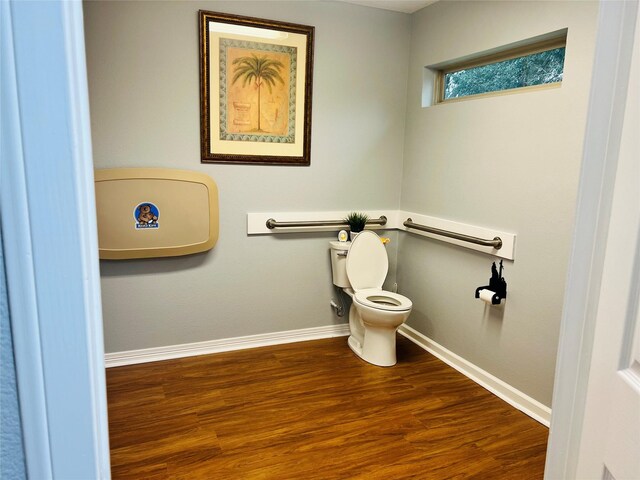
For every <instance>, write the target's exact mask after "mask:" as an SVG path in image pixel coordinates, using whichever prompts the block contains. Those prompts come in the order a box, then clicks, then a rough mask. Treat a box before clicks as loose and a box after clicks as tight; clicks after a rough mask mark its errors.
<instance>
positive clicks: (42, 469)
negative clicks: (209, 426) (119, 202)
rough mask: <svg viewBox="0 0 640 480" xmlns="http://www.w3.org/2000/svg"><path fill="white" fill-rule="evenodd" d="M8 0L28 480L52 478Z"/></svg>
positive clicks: (15, 331)
mask: <svg viewBox="0 0 640 480" xmlns="http://www.w3.org/2000/svg"><path fill="white" fill-rule="evenodd" d="M10 7H11V4H10V3H9V2H0V10H1V11H2V12H1V14H0V21H1V22H2V25H1V28H0V32H1V34H2V37H1V41H0V48H1V54H0V60H1V62H2V63H1V66H0V75H1V77H0V87H1V90H0V95H1V98H2V100H1V101H0V106H1V108H2V110H1V115H2V130H1V133H0V134H1V138H2V140H1V141H0V146H1V147H2V150H1V151H0V156H1V157H2V162H0V211H1V212H2V214H1V215H0V219H1V220H2V236H3V242H4V249H5V256H4V261H5V268H6V274H7V294H8V296H9V308H10V312H11V331H12V337H13V348H14V355H15V359H16V379H17V384H18V395H19V400H20V418H21V421H22V440H23V444H24V451H25V463H26V465H25V467H26V472H27V476H28V477H29V478H52V477H53V474H52V467H51V462H52V459H51V456H52V454H51V445H50V442H49V422H48V419H47V406H46V387H45V384H44V370H43V360H42V345H41V343H40V324H39V323H38V299H37V293H36V281H35V265H34V259H33V249H32V239H31V218H30V214H29V201H28V193H27V179H26V173H25V167H24V150H23V145H22V132H21V129H20V106H19V101H18V79H17V75H16V71H15V66H16V59H15V51H14V48H15V47H14V41H13V36H14V32H13V25H12V22H11V20H12V14H11V8H10Z"/></svg>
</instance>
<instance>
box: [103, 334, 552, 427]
mask: <svg viewBox="0 0 640 480" xmlns="http://www.w3.org/2000/svg"><path fill="white" fill-rule="evenodd" d="M398 332H399V333H400V334H401V335H403V336H404V337H406V338H408V339H409V340H411V341H412V342H414V343H415V344H416V345H418V346H420V347H422V348H423V349H425V350H426V351H428V352H429V353H431V354H432V355H434V356H435V357H437V358H439V359H440V360H442V361H443V362H444V363H446V364H447V365H449V366H451V367H453V368H455V369H456V370H457V371H459V372H460V373H462V374H463V375H465V376H466V377H468V378H470V379H471V380H473V381H474V382H476V383H477V384H479V385H480V386H482V387H484V388H486V389H487V390H489V391H490V392H491V393H493V394H494V395H497V396H498V397H500V398H501V399H503V400H504V401H505V402H507V403H509V404H510V405H512V406H513V407H515V408H517V409H518V410H520V411H522V412H523V413H525V414H527V415H529V416H530V417H531V418H533V419H534V420H537V421H538V422H540V423H541V424H543V425H545V426H547V427H548V426H549V423H550V420H551V409H550V408H549V407H547V406H545V405H543V404H541V403H540V402H538V401H537V400H534V399H533V398H531V397H529V396H528V395H526V394H524V393H522V392H521V391H519V390H517V389H516V388H514V387H512V386H511V385H509V384H507V383H505V382H503V381H502V380H500V379H499V378H496V377H494V376H493V375H491V374H490V373H488V372H485V371H484V370H482V369H481V368H480V367H477V366H476V365H474V364H472V363H471V362H469V361H467V360H465V359H464V358H462V357H460V356H458V355H456V354H455V353H453V352H451V351H449V350H447V349H446V348H444V347H443V346H442V345H440V344H438V343H437V342H434V341H433V340H431V339H430V338H428V337H426V336H425V335H423V334H421V333H420V332H418V331H417V330H415V329H413V328H411V327H410V326H408V325H402V326H401V327H400V329H399V330H398ZM347 335H349V325H348V324H346V323H344V324H340V325H329V326H326V327H314V328H303V329H300V330H288V331H285V332H275V333H264V334H260V335H249V336H246V337H235V338H224V339H220V340H210V341H206V342H197V343H186V344H181V345H169V346H166V347H154V348H144V349H141V350H129V351H126V352H114V353H107V354H105V366H106V367H107V368H110V367H120V366H123V365H134V364H137V363H146V362H158V361H161V360H171V359H174V358H182V357H192V356H195V355H208V354H210V353H220V352H230V351H233V350H243V349H247V348H257V347H266V346H269V345H280V344H285V343H293V342H304V341H307V340H319V339H322V338H331V337H342V336H347Z"/></svg>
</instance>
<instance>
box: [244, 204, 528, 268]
mask: <svg viewBox="0 0 640 480" xmlns="http://www.w3.org/2000/svg"><path fill="white" fill-rule="evenodd" d="M362 212H363V213H366V214H367V215H369V217H370V218H379V217H380V216H381V215H384V216H385V217H387V223H386V225H385V226H384V227H380V226H371V227H367V228H370V229H373V230H400V231H403V232H409V233H412V234H414V235H420V236H423V237H428V238H432V239H434V240H439V241H441V242H446V243H452V244H454V245H457V246H459V247H464V248H469V249H471V250H476V251H478V252H482V253H487V254H489V255H494V256H496V257H500V258H505V259H507V260H513V259H514V258H515V243H516V234H515V233H510V232H505V231H502V230H496V229H495V228H488V227H480V226H477V225H471V224H468V223H460V222H454V221H453V220H448V219H446V218H438V217H431V216H429V215H423V214H421V213H415V212H406V211H404V210H362ZM348 214H349V212H348V211H333V212H265V213H247V235H274V234H287V233H302V232H306V233H309V232H335V231H337V230H338V229H339V228H338V227H331V226H329V227H295V228H279V229H269V228H267V225H266V223H267V220H269V219H270V218H273V219H275V220H277V221H279V222H294V221H318V220H340V219H341V218H344V217H346V216H347V215H348ZM408 218H411V219H412V220H413V221H414V223H419V224H421V225H426V226H428V227H434V228H439V229H441V230H449V231H451V232H456V233H462V234H464V235H471V236H473V237H480V238H487V239H493V238H495V237H500V238H501V239H502V248H500V250H496V249H494V248H492V247H484V246H482V245H476V244H473V243H469V242H465V241H463V240H456V239H454V238H449V237H444V236H442V235H437V234H434V233H428V232H423V231H420V230H415V229H408V228H407V227H405V226H404V225H403V222H404V221H405V220H407V219H408Z"/></svg>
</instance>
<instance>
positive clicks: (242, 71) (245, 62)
mask: <svg viewBox="0 0 640 480" xmlns="http://www.w3.org/2000/svg"><path fill="white" fill-rule="evenodd" d="M233 65H235V70H234V74H233V79H232V80H231V85H235V83H236V82H237V81H238V80H242V88H246V87H247V85H249V84H252V83H253V86H254V87H255V88H256V89H257V90H258V132H264V130H262V128H261V125H260V93H261V90H262V85H263V84H266V85H267V87H268V88H269V93H272V91H273V87H274V86H275V85H276V81H278V82H280V83H282V84H283V85H284V80H283V78H282V76H281V75H280V70H281V69H282V68H283V67H284V65H283V63H282V62H281V61H280V60H276V59H273V58H269V57H268V56H266V55H261V56H257V55H256V54H253V53H252V54H251V55H250V56H243V57H238V58H236V59H235V60H233Z"/></svg>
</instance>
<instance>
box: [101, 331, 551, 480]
mask: <svg viewBox="0 0 640 480" xmlns="http://www.w3.org/2000/svg"><path fill="white" fill-rule="evenodd" d="M107 391H108V401H109V429H110V440H111V468H112V475H113V478H114V479H125V478H126V479H150V480H155V479H234V480H235V479H240V480H244V479H305V480H312V479H313V480H314V479H336V480H337V479H340V480H342V479H390V480H396V479H434V480H440V479H459V478H477V479H518V480H519V479H541V478H542V476H543V469H544V460H545V450H546V443H547V435H548V430H547V428H545V427H544V426H542V425H540V424H539V423H537V422H536V421H534V420H532V419H530V418H529V417H527V416H526V415H524V414H523V413H521V412H519V411H518V410H516V409H514V408H512V407H511V406H510V405H508V404H507V403H505V402H503V401H502V400H500V399H499V398H497V397H495V396H494V395H492V394H491V393H489V392H488V391H486V390H485V389H483V388H482V387H480V386H478V385H477V384H475V383H474V382H472V381H471V380H469V379H468V378H466V377H464V376H463V375H461V374H460V373H458V372H456V371H455V370H453V369H452V368H450V367H449V366H447V365H446V364H444V363H442V362H441V361H439V360H438V359H436V358H435V357H433V356H431V355H429V354H428V353H427V352H425V351H424V350H422V349H421V348H419V347H417V346H416V345H414V344H413V343H411V342H410V341H409V340H407V339H405V338H403V337H398V364H397V365H396V366H394V367H392V368H379V367H374V366H372V365H369V364H367V363H365V362H363V361H361V360H360V359H358V358H357V357H356V356H355V355H354V354H353V353H352V352H351V351H350V350H349V348H348V347H347V344H346V337H341V338H334V339H327V340H318V341H313V342H303V343H295V344H289V345H280V346H275V347H265V348H259V349H252V350H242V351H237V352H229V353H221V354H215V355H206V356H199V357H190V358H184V359H179V360H169V361H164V362H155V363H147V364H140V365H131V366H125V367H117V368H110V369H108V370H107Z"/></svg>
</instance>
